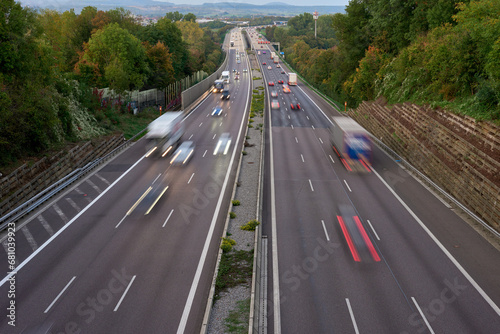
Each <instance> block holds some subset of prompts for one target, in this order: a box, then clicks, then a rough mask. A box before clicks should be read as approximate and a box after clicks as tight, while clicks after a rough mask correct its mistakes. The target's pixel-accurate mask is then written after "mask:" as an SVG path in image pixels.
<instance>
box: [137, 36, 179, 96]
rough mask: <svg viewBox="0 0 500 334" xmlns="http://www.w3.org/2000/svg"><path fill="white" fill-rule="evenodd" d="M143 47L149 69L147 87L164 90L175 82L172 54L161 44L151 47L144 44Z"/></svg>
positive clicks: (146, 43)
mask: <svg viewBox="0 0 500 334" xmlns="http://www.w3.org/2000/svg"><path fill="white" fill-rule="evenodd" d="M144 47H145V48H146V55H147V57H148V61H149V67H150V68H151V75H150V76H149V79H148V86H150V87H156V88H158V89H164V88H166V87H167V86H168V85H169V84H171V83H173V82H175V76H174V74H175V73H174V67H173V66H172V54H171V53H170V52H169V51H168V47H167V46H166V45H165V44H163V43H162V42H157V43H156V44H155V45H153V46H151V45H150V44H149V43H148V42H145V43H144Z"/></svg>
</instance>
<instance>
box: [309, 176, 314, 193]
mask: <svg viewBox="0 0 500 334" xmlns="http://www.w3.org/2000/svg"><path fill="white" fill-rule="evenodd" d="M309 185H310V186H311V190H312V191H314V188H313V184H312V182H311V179H309Z"/></svg>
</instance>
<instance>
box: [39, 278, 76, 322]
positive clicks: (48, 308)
mask: <svg viewBox="0 0 500 334" xmlns="http://www.w3.org/2000/svg"><path fill="white" fill-rule="evenodd" d="M75 278H76V276H73V278H72V279H71V280H70V281H69V282H68V284H66V286H65V287H64V289H62V291H61V292H59V294H58V295H57V297H56V299H54V300H53V301H52V303H50V305H49V307H47V309H46V310H45V311H44V312H43V313H47V312H49V310H50V308H51V307H52V306H54V304H55V303H56V302H57V300H58V299H59V297H61V295H62V294H63V293H64V291H66V289H67V288H68V287H69V285H70V284H71V283H73V281H74V280H75Z"/></svg>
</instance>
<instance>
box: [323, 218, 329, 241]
mask: <svg viewBox="0 0 500 334" xmlns="http://www.w3.org/2000/svg"><path fill="white" fill-rule="evenodd" d="M321 224H323V230H325V235H326V241H330V237H329V236H328V232H327V231H326V226H325V221H324V220H322V221H321Z"/></svg>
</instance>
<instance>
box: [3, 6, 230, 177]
mask: <svg viewBox="0 0 500 334" xmlns="http://www.w3.org/2000/svg"><path fill="white" fill-rule="evenodd" d="M220 33H221V34H224V33H225V30H224V29H223V30H222V31H221V32H220ZM220 41H221V36H220V35H219V31H213V30H210V29H202V28H200V27H199V25H198V24H197V23H196V17H195V16H194V15H193V14H186V15H182V14H179V13H167V14H166V15H165V16H164V17H163V18H161V19H160V20H158V22H157V23H156V24H149V25H146V26H143V25H141V24H140V23H139V22H138V21H136V20H135V19H134V17H133V16H132V15H131V14H130V13H129V12H128V11H126V10H124V9H122V8H117V9H113V10H109V11H100V10H97V9H96V8H95V7H85V8H84V9H83V10H82V11H81V13H80V14H78V15H77V14H75V12H74V11H73V10H69V11H65V12H63V13H61V12H57V11H54V10H41V11H34V10H32V9H30V8H23V7H22V6H21V4H20V3H18V2H15V1H14V0H2V5H1V6H0V168H4V167H5V166H6V165H9V164H11V163H13V162H15V161H17V160H19V159H24V158H26V157H27V156H30V155H37V154H41V153H43V152H45V151H46V150H48V149H51V148H54V147H57V146H58V145H61V144H63V143H65V142H74V141H79V140H87V139H90V138H92V137H95V136H99V135H103V134H107V133H110V132H113V131H122V130H123V129H122V128H123V127H122V124H121V123H122V122H123V121H124V119H129V118H130V117H127V116H128V115H127V113H128V109H127V107H126V102H127V101H121V103H118V104H115V105H110V104H103V103H101V98H100V96H99V94H97V91H96V90H95V88H104V87H110V88H112V89H114V90H115V91H118V92H123V91H125V90H134V89H149V88H159V89H162V88H164V87H166V86H167V85H169V84H171V83H173V82H175V81H176V80H179V79H181V78H184V77H186V76H188V75H190V74H192V73H194V72H196V71H199V70H203V71H205V72H208V73H212V72H213V71H214V70H215V69H216V68H217V67H218V66H219V64H220V62H221V61H222V59H223V54H222V52H221V49H220ZM123 125H125V124H123Z"/></svg>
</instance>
